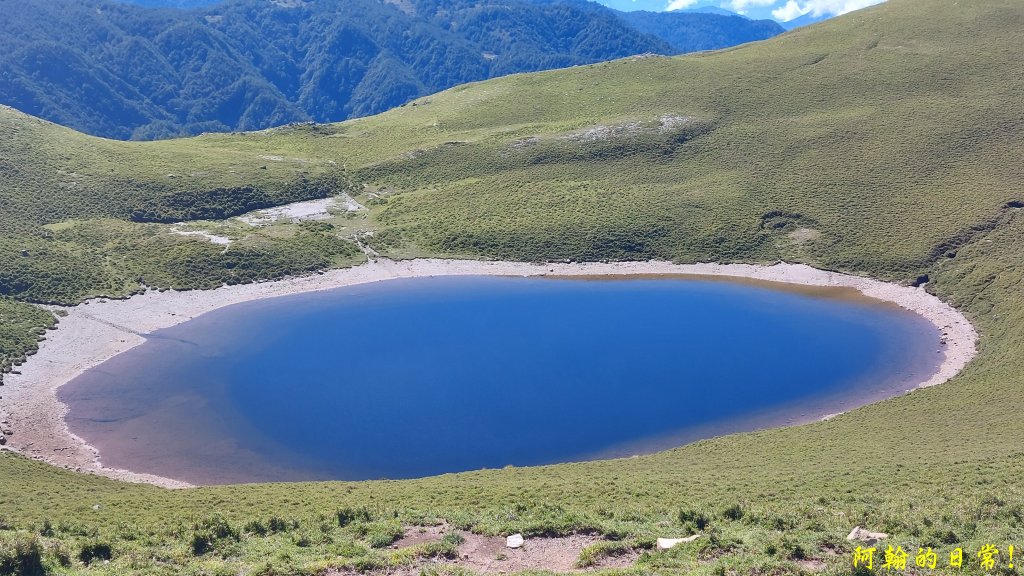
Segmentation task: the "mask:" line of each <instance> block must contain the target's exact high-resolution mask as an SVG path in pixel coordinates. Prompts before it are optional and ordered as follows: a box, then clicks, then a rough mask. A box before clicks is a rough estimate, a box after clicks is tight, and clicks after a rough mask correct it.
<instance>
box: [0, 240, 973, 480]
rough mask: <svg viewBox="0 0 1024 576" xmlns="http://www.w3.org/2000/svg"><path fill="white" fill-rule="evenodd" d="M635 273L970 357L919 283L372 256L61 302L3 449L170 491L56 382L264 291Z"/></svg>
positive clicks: (963, 331) (734, 269)
mask: <svg viewBox="0 0 1024 576" xmlns="http://www.w3.org/2000/svg"><path fill="white" fill-rule="evenodd" d="M465 275H494V276H637V275H687V276H714V277H722V278H728V277H733V278H747V279H754V280H760V281H768V282H782V283H787V284H794V285H801V286H833V287H847V288H854V289H857V290H859V291H860V292H861V293H863V294H864V295H865V296H867V297H870V298H874V299H878V300H883V301H888V302H892V303H895V304H897V305H899V306H901V307H903V308H906V309H908V310H911V311H913V312H916V313H918V314H920V315H921V316H922V317H924V318H925V319H927V320H928V321H930V322H931V323H932V324H933V325H935V327H936V328H937V329H938V330H939V331H940V333H941V334H942V335H943V336H942V337H943V339H944V341H945V345H944V346H943V350H942V353H943V354H944V360H943V362H942V364H941V365H940V367H939V369H938V371H937V372H936V373H935V374H933V375H932V376H931V377H930V378H929V379H928V380H926V381H924V382H921V383H920V384H919V385H918V387H927V386H934V385H937V384H941V383H943V382H945V381H947V380H949V379H950V378H952V377H953V376H955V375H956V374H957V373H958V372H960V370H961V369H963V367H964V366H965V365H966V364H967V363H968V362H969V361H970V360H971V359H972V358H973V357H974V355H975V353H976V343H977V340H978V334H977V332H976V331H975V330H974V327H973V326H972V325H971V323H970V322H969V321H968V320H967V319H966V318H965V317H964V316H963V315H962V314H961V313H960V312H959V311H957V310H956V309H955V308H953V307H951V306H949V305H947V304H945V303H943V302H942V301H940V300H939V299H938V298H936V297H935V296H932V295H931V294H928V293H927V292H926V291H925V290H924V289H923V288H912V287H908V286H899V285H896V284H890V283H886V282H881V281H878V280H872V279H869V278H863V277H859V276H850V275H846V274H839V273H833V272H826V271H822V270H817V269H815V268H811V267H809V266H804V265H800V264H776V265H774V266H756V265H747V264H689V265H676V264H671V263H668V262H656V261H652V262H620V263H569V264H562V263H558V264H529V263H518V262H488V261H474V260H441V259H420V260H408V261H391V260H383V259H381V260H375V261H370V262H368V263H366V264H363V265H360V266H357V267H354V268H347V269H340V270H331V271H327V272H325V273H323V274H318V275H312V276H304V277H300V278H291V279H287V280H281V281H277V282H264V283H258V284H245V285H239V286H226V287H222V288H219V289H216V290H207V291H190V292H171V291H168V292H156V291H152V292H148V293H146V294H143V295H139V296H135V297H132V298H130V299H127V300H93V301H90V302H88V303H85V304H82V305H79V306H75V307H73V308H68V309H66V310H67V312H68V315H67V317H64V318H61V319H60V324H59V326H58V329H57V330H54V331H50V332H48V333H47V335H46V338H47V339H46V340H45V341H44V342H42V343H41V344H40V349H39V352H38V353H37V354H36V355H34V356H32V357H31V358H30V359H29V361H28V362H27V363H25V364H24V365H22V366H21V367H20V368H18V370H19V371H20V372H21V373H20V374H9V375H7V376H6V378H5V380H4V383H5V385H4V386H3V387H2V388H0V396H2V399H0V421H7V422H9V424H8V425H7V426H8V427H9V428H11V429H12V430H13V432H14V434H13V435H12V436H9V437H8V441H7V445H6V446H4V447H3V449H6V450H13V451H15V452H18V453H21V454H24V455H26V456H29V457H31V458H35V459H38V460H42V461H45V462H48V463H50V464H54V465H57V466H62V467H65V468H69V469H72V470H76V471H80V472H84V473H90V474H99V475H103V476H107V477H110V478H115V479H119V480H125V481H131V482H148V483H152V484H157V485H159V486H164V487H168V488H184V487H188V484H186V483H183V482H179V481H175V480H171V479H168V478H162V477H158V476H152V475H147V474H136V473H133V472H130V471H126V470H114V469H109V468H105V467H103V465H102V464H101V462H100V457H99V454H98V453H97V451H96V450H95V449H93V448H92V447H91V446H89V445H88V444H86V443H85V442H84V441H83V440H82V439H81V438H79V437H77V436H75V435H73V434H71V432H70V431H69V430H68V427H67V425H66V423H65V421H64V415H65V414H66V412H67V407H66V406H65V405H64V404H62V403H60V402H59V401H58V400H57V389H58V388H60V387H61V386H63V385H64V384H66V383H68V382H70V381H71V380H72V379H74V378H75V377H76V376H78V375H80V374H82V373H83V372H85V371H87V370H89V369H90V368H93V367H95V366H97V365H99V364H101V363H102V362H104V361H106V360H109V359H110V358H112V357H114V356H116V355H117V354H120V353H122V352H125V351H126V350H129V349H131V348H133V347H135V346H138V345H139V344H142V343H143V342H145V336H144V335H145V334H148V333H150V332H153V331H155V330H159V329H162V328H168V327H170V326H174V325H176V324H180V323H182V322H186V321H188V320H191V319H192V318H195V317H196V316H199V315H201V314H204V313H206V312H210V311H212V310H216V309H218V308H222V307H224V306H229V305H232V304H238V303H241V302H248V301H252V300H258V299H262V298H272V297H276V296H285V295H289V294H298V293H303V292H314V291H320V290H329V289H332V288H339V287H343V286H351V285H355V284H365V283H370V282H378V281H382V280H390V279H396V278H414V277H427V276H465Z"/></svg>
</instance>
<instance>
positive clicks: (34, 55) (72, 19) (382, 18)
mask: <svg viewBox="0 0 1024 576" xmlns="http://www.w3.org/2000/svg"><path fill="white" fill-rule="evenodd" d="M135 2H136V3H142V4H146V5H149V6H158V7H162V8H164V9H154V8H150V7H140V6H136V5H132V4H125V3H115V2H111V1H108V0H27V1H24V2H13V1H11V0H0V6H2V8H3V12H4V16H5V23H4V26H3V27H2V29H0V103H2V104H7V105H10V106H13V107H15V108H18V109H20V110H22V111H24V112H27V113H29V114H32V115H35V116H39V117H42V118H45V119H48V120H52V121H54V122H57V123H60V124H63V125H66V126H69V127H72V128H75V129H78V130H81V131H84V132H87V133H90V134H95V135H100V136H106V137H112V138H119V139H152V138H163V137H170V136H177V135H187V134H196V133H199V132H205V131H230V130H253V129H261V128H266V127H270V126H276V125H280V124H285V123H289V122H297V121H309V120H315V121H319V122H327V121H336V120H343V119H345V118H350V117H354V116H364V115H369V114H374V113H377V112H381V111H383V110H386V109H388V108H392V107H394V106H398V105H401V104H404V103H405V102H408V101H409V100H411V99H413V98H415V97H418V96H422V95H424V94H429V93H432V92H436V91H439V90H442V89H445V88H449V87H451V86H455V85H457V84H463V83H466V82H470V81H475V80H482V79H486V78H491V77H495V76H501V75H505V74H510V73H516V72H525V71H536V70H543V69H550V68H559V67H565V66H572V65H577V64H585V63H592V62H596V61H601V60H608V59H613V58H620V57H624V56H629V55H634V54H640V53H647V52H654V53H660V54H668V53H678V52H684V51H690V50H695V49H707V48H716V47H724V46H729V45H733V44H737V43H740V42H745V41H748V40H752V39H760V38H766V37H769V36H773V35H775V34H777V33H779V32H781V28H778V27H777V26H776V27H774V28H773V27H772V26H766V25H765V23H764V22H755V21H750V20H745V19H740V18H728V17H718V16H712V15H707V14H665V15H654V14H652V15H650V17H649V18H648V19H646V20H642V19H640V18H637V17H631V18H632V19H633V20H634V21H632V22H629V21H627V20H625V19H624V15H623V14H622V13H620V12H616V11H614V10H611V9H607V8H604V7H602V6H600V5H598V4H594V3H589V2H572V0H564V1H529V0H499V1H495V2H487V3H481V2H480V1H479V0H401V1H398V0H392V1H385V0H345V1H344V2H340V1H338V0H273V1H271V0H229V1H227V2H222V3H214V4H210V3H209V2H204V1H203V0H135ZM197 4H209V5H207V6H203V7H200V8H195V9H190V10H179V9H168V8H172V7H176V6H184V7H188V6H194V5H197ZM659 18H664V19H665V20H664V22H662V21H660V20H659Z"/></svg>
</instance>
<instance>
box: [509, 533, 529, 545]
mask: <svg viewBox="0 0 1024 576" xmlns="http://www.w3.org/2000/svg"><path fill="white" fill-rule="evenodd" d="M525 543H526V540H524V539H523V535H522V534H513V535H511V536H509V537H508V538H505V546H507V547H509V548H522V547H523V544H525Z"/></svg>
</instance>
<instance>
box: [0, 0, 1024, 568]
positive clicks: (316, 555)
mask: <svg viewBox="0 0 1024 576" xmlns="http://www.w3.org/2000/svg"><path fill="white" fill-rule="evenodd" d="M1022 22H1024V5H1022V4H1021V3H1020V2H1018V1H1016V0H985V1H979V2H959V3H947V2H941V3H939V2H932V1H927V0H890V1H889V2H887V3H886V4H884V5H880V6H877V7H874V8H871V9H867V10H863V11H859V12H855V13H851V14H849V15H846V16H843V17H839V18H836V19H833V20H830V21H828V22H825V23H822V24H819V25H815V26H812V27H808V28H803V29H800V30H797V31H794V32H791V33H788V34H785V35H783V36H781V37H778V38H776V39H773V40H770V41H765V42H762V43H758V44H752V45H746V46H743V47H739V48H735V49H731V50H727V51H722V52H715V53H709V54H701V55H697V56H690V57H683V58H672V59H670V58H640V59H629V60H624V61H617V62H611V63H607V64H600V65H595V66H589V67H582V68H573V69H569V70H562V71H555V72H546V73H541V74H533V75H523V76H513V77H508V78H502V79H499V80H495V81H489V82H485V83H481V84H475V85H468V86H464V87H460V88H456V89H453V90H450V91H447V92H444V93H441V94H438V95H435V96H431V97H429V98H424V99H421V100H418V101H416V102H415V103H413V104H411V105H409V106H406V107H404V108H401V109H398V110H395V111H392V112H389V113H387V114H383V115H380V116H376V117H372V118H366V119H362V120H357V121H352V122H346V123H343V124H338V125H328V126H297V127H290V128H284V129H278V130H272V131H267V132H261V133H249V134H235V135H209V136H202V137H199V138H195V139H190V140H172V141H164V142H153V143H145V144H141V143H123V142H110V141H104V140H98V139H93V138H88V137H85V136H82V135H79V134H75V133H73V132H71V131H68V130H65V129H62V128H59V127H56V126H53V125H49V124H46V123H42V122H39V121H35V120H32V119H29V118H26V117H24V116H22V115H20V114H18V113H16V112H13V111H9V110H5V111H3V112H0V133H2V134H3V135H4V137H3V138H2V139H0V165H2V166H3V167H4V169H3V171H2V172H0V205H2V206H3V210H2V211H0V230H2V231H3V235H2V239H0V245H2V248H3V250H0V258H3V259H4V260H3V261H2V262H0V293H3V294H5V295H7V296H8V297H9V298H12V299H16V300H28V301H57V302H73V301H75V300H76V299H78V298H81V297H85V296H88V295H95V294H108V295H111V296H124V295H126V294H129V293H131V292H132V291H133V290H137V289H138V286H139V282H138V279H139V277H142V278H145V279H146V282H145V283H146V285H151V286H164V285H181V286H195V287H200V286H204V285H206V284H204V283H205V282H207V280H206V279H208V278H210V277H216V276H215V275H214V276H211V274H214V273H215V272H216V273H217V274H222V275H223V274H226V275H227V276H228V280H230V281H247V280H250V279H255V278H259V277H275V276H277V275H281V274H285V273H289V271H287V270H284V269H283V268H282V266H284V267H287V263H289V262H292V258H291V256H290V255H289V253H287V251H285V252H273V253H272V252H271V250H272V249H275V248H273V247H275V246H278V244H277V243H279V242H291V244H289V245H288V246H290V249H292V250H296V251H298V252H299V253H302V254H306V255H308V256H309V257H310V260H309V266H304V268H313V267H316V265H340V264H341V263H343V262H341V261H340V260H338V259H337V258H335V259H334V260H331V259H330V258H324V259H322V260H321V261H319V262H318V261H315V260H316V258H315V257H316V256H317V255H323V253H324V251H325V250H327V249H329V248H330V247H331V246H335V247H337V246H349V245H350V244H351V242H352V240H353V239H354V238H355V236H356V235H357V234H361V233H362V232H364V231H365V230H369V229H372V230H374V231H375V234H374V235H373V239H372V242H373V245H374V247H375V248H377V249H378V250H380V251H382V252H384V253H386V254H389V255H392V256H395V257H410V256H418V255H446V256H451V255H458V256H469V257H480V258H489V257H498V258H514V259H522V260H549V259H580V260H596V259H643V258H665V259H672V260H676V261H680V262H692V261H699V260H719V261H752V262H773V261H777V260H779V259H785V260H787V261H800V262H805V263H808V264H812V265H815V266H820V267H825V268H830V269H836V270H843V271H849V272H856V273H866V274H871V275H873V276H876V277H880V278H885V279H890V280H895V281H902V282H913V281H916V280H923V279H924V278H923V277H924V276H927V279H928V284H927V287H928V289H929V290H931V291H932V292H934V293H936V294H937V295H939V296H940V297H942V298H944V299H946V300H948V301H950V302H952V303H954V304H955V305H957V306H958V307H960V308H961V309H962V310H963V311H964V312H965V313H966V314H967V315H968V316H969V317H970V318H971V319H972V321H974V322H975V324H976V326H977V327H978V329H979V332H980V333H981V335H982V339H981V342H980V354H979V356H978V358H977V359H976V360H975V361H974V362H972V364H971V365H970V366H969V367H968V368H967V369H966V370H965V371H964V372H963V374H961V375H960V376H958V377H957V378H956V379H954V380H953V381H950V382H948V383H946V384H943V385H942V386H939V387H937V388H933V389H928V390H920V391H916V392H914V393H912V394H909V395H907V396H905V397H901V398H897V399H893V400H890V401H887V402H883V403H881V404H877V405H874V406H870V407H866V408H863V409H859V410H856V411H854V412H851V413H849V414H846V415H844V416H841V417H838V418H835V419H833V420H830V421H828V422H822V423H817V424H813V425H809V426H801V427H796V428H788V429H781V430H772V431H766V432H760V433H756V434H743V435H736V436H729V437H724V438H718V439H714V440H708V441H702V442H698V443H695V444H691V445H688V446H685V447H682V448H678V449H675V450H671V451H668V452H664V453H661V454H656V455H652V456H647V457H642V458H635V459H628V460H615V461H605V462H592V463H585V464H571V465H561V466H551V467H542V468H528V469H505V470H495V471H480V472H474V473H469V474H461V475H448V476H443V477H439V478H429V479H423V480H415V481H403V482H366V483H357V484H347V483H322V484H298V485H287V486H283V485H265V486H264V485H261V486H242V487H217V488H202V489H196V490H188V491H177V492H168V491H164V490H160V489H157V488H152V487H147V486H132V485H125V484H119V483H116V482H112V481H107V480H103V479H97V478H91V477H84V476H79V475H75V474H73V473H70V472H65V471H61V470H56V469H53V468H51V467H48V466H45V465H42V464H38V463H35V462H30V461H27V460H25V459H23V458H20V457H17V456H14V455H10V454H2V455H0V486H2V489H0V542H2V543H3V544H0V567H2V566H4V564H3V562H4V561H5V560H4V558H15V557H17V558H21V559H26V558H27V559H28V560H29V561H31V560H32V558H33V557H34V550H35V548H34V546H37V547H39V552H40V558H41V560H42V562H43V563H44V564H45V565H46V566H48V567H50V568H51V569H53V570H70V571H82V572H88V573H112V574H119V573H134V572H154V573H167V574H177V573H182V572H185V573H194V574H200V573H207V574H209V573H238V572H248V573H266V574H271V573H315V572H317V571H318V570H320V569H323V568H325V567H328V566H336V567H347V568H357V569H373V568H383V567H385V566H396V565H403V564H408V563H411V562H413V559H412V556H414V555H416V554H422V555H430V554H437V553H443V552H444V550H438V549H429V550H428V549H416V550H413V551H411V552H410V551H402V552H394V551H389V550H387V549H386V548H385V549H379V548H374V546H375V545H376V546H379V545H381V544H382V543H386V542H387V541H388V539H389V538H390V536H389V535H390V534H393V533H394V530H395V526H396V525H399V524H410V523H429V522H435V521H438V520H439V519H444V520H447V521H448V522H450V523H452V524H455V525H458V526H461V527H463V528H466V529H473V530H476V531H479V532H486V533H510V532H513V531H524V532H525V533H528V534H540V533H568V532H574V531H583V530H595V531H599V532H601V533H603V534H605V535H608V536H609V537H612V538H616V539H619V540H621V541H622V542H624V543H625V545H628V546H636V547H643V546H649V544H650V542H651V540H652V539H653V538H654V537H656V536H658V535H668V534H675V533H682V532H686V531H688V530H691V529H694V528H696V527H697V526H698V525H699V526H701V527H703V528H702V529H703V530H704V531H705V532H706V533H707V534H708V535H709V537H708V538H705V539H703V540H701V541H698V542H697V543H695V544H693V545H688V546H684V547H680V548H678V549H675V550H673V551H672V552H670V553H645V554H644V555H642V556H641V558H640V560H639V563H638V565H637V567H636V568H634V569H632V572H635V573H681V572H685V573H691V572H692V573H696V574H726V573H735V574H746V573H755V572H756V573H772V574H778V573H796V572H800V571H802V570H809V569H810V566H811V565H809V564H807V563H806V562H805V561H806V560H808V559H813V560H820V561H822V562H824V563H825V564H826V568H825V570H826V571H827V572H828V573H833V574H840V573H847V572H849V566H848V562H849V556H848V554H849V552H850V550H851V549H852V547H851V546H850V544H849V543H847V542H845V541H844V540H843V537H844V536H845V534H846V533H847V532H848V531H849V530H850V528H852V527H853V526H854V525H858V524H860V525H863V526H867V527H870V528H872V529H878V530H882V531H886V532H889V533H891V534H892V535H893V538H892V540H891V543H892V544H894V545H896V544H899V545H901V546H903V548H904V549H906V550H908V551H910V552H911V563H913V555H914V554H916V552H917V550H918V547H922V546H924V547H927V546H932V547H935V548H936V549H938V550H939V551H940V557H941V554H948V551H949V550H950V549H952V548H953V547H955V546H964V547H965V551H966V552H967V553H968V563H967V568H966V569H965V570H964V573H982V570H981V569H980V568H979V566H978V563H977V559H976V558H974V556H973V554H974V553H976V552H977V551H978V549H979V548H980V546H981V545H982V544H984V543H992V544H995V545H996V546H997V547H999V548H1000V549H1002V550H1004V551H1005V549H1006V546H1008V545H1010V544H1013V545H1015V546H1017V547H1018V548H1019V547H1020V546H1022V544H1021V543H1022V542H1024V494H1022V492H1024V483H1022V482H1021V481H1020V477H1021V472H1020V471H1021V466H1022V464H1024V445H1022V444H1021V442H1020V438H1022V437H1024V412H1022V406H1024V405H1022V403H1021V400H1020V398H1021V391H1022V388H1024V354H1022V353H1024V291H1022V290H1021V286H1022V285H1024V250H1022V247H1024V219H1022V218H1021V213H1022V210H1021V207H1024V192H1022V183H1024V169H1022V164H1024V163H1022V162H1021V160H1022V156H1021V150H1022V149H1024V26H1021V23H1022ZM266 157H275V158H276V157H280V158H282V160H280V161H276V160H275V161H269V160H265V158H266ZM72 174H73V175H74V176H70V175H72ZM168 174H174V175H175V177H173V178H171V177H169V176H168ZM69 182H74V185H73V186H71V185H69ZM247 188H251V189H253V190H258V191H259V192H260V194H262V196H259V197H260V198H264V199H265V200H266V202H271V203H273V202H279V201H283V200H290V199H297V198H303V197H307V195H308V194H313V195H322V194H329V193H333V192H334V191H338V190H347V191H349V192H351V193H352V194H354V195H356V196H357V197H358V199H359V200H361V201H363V202H364V203H365V204H367V205H368V206H370V207H371V210H370V212H369V214H368V215H366V216H364V218H365V221H364V222H361V223H360V224H359V226H352V227H346V226H345V225H336V226H333V227H331V228H320V227H314V229H311V230H292V229H287V230H275V227H271V229H270V230H267V231H263V232H251V233H245V234H243V235H242V236H240V240H239V241H238V242H236V244H234V245H232V247H231V248H229V250H227V251H226V252H222V248H221V247H213V245H209V244H207V243H204V242H202V241H199V240H196V239H188V238H181V237H172V236H171V235H170V234H169V233H168V231H167V225H166V224H164V223H161V222H162V221H164V220H166V221H173V220H174V219H175V218H177V217H179V216H180V215H179V214H177V213H175V212H174V209H175V207H176V206H178V205H179V203H176V202H175V201H174V199H176V198H177V199H180V198H182V197H186V196H187V197H188V198H193V199H197V200H196V202H197V203H198V204H199V205H203V206H210V207H212V209H216V208H218V207H219V208H224V215H225V216H231V215H233V214H235V213H237V212H238V211H239V210H243V209H245V207H234V206H225V201H224V198H225V197H230V198H235V197H237V196H236V195H235V194H227V195H225V194H224V193H223V192H222V191H223V190H225V189H227V190H236V189H247ZM310 189H314V190H316V191H315V192H312V193H310V192H308V190H310ZM218 191H221V192H218ZM182 195H186V196H182ZM141 213H145V214H152V215H157V216H159V215H161V214H166V215H167V217H166V218H161V217H155V218H147V219H148V220H157V222H133V221H132V218H133V217H135V218H136V220H138V219H139V218H138V214H141ZM185 216H190V215H185ZM213 216H214V215H209V214H204V215H202V218H206V219H209V218H212V217H213ZM197 225H202V226H209V227H217V226H226V225H227V224H225V223H222V222H204V223H201V224H197ZM140 242H142V243H143V244H142V246H144V247H145V249H137V248H136V247H137V246H139V245H140ZM145 243H149V244H145ZM163 243H169V244H170V245H171V247H172V248H173V249H171V250H165V251H164V252H163V253H167V254H176V253H179V252H180V254H181V259H180V260H174V258H172V257H170V256H154V253H153V250H152V249H150V248H149V247H150V246H154V245H156V246H164V244H163ZM325 244H326V246H325ZM22 246H28V247H29V248H27V250H28V252H29V256H23V255H22V254H23V253H22V252H21V250H23V248H21V247H22ZM236 246H238V248H237V249H239V250H240V249H242V248H244V247H246V246H251V250H252V251H251V252H250V255H251V256H250V257H251V260H250V262H251V266H249V268H248V269H249V270H251V272H250V273H249V274H248V275H245V276H233V275H231V274H229V273H228V272H225V271H230V270H234V269H235V268H236V267H234V266H232V264H233V262H232V261H230V259H231V258H234V254H233V253H234V252H235V250H236ZM211 247H212V248H211ZM281 249H282V250H284V248H281ZM261 250H262V252H261ZM193 253H201V254H206V256H205V257H204V259H201V260H200V262H202V265H199V266H196V265H195V264H194V263H195V262H196V261H197V260H196V259H195V258H191V257H189V255H190V254H193ZM274 254H276V255H277V257H269V256H273V255H274ZM165 258H170V259H171V261H167V260H165ZM351 261H355V257H353V259H351V260H348V261H346V262H351ZM175 262H178V263H184V262H190V263H193V265H191V266H186V265H184V264H182V265H180V266H177V267H176V266H172V265H171V264H173V263H175ZM267 262H277V263H278V265H269V264H267ZM282 263H283V264H282ZM10 270H16V271H18V272H17V274H18V276H16V277H15V276H12V274H11V272H10ZM12 277H13V278H14V279H13V280H12V279H11V278H12ZM51 279H52V280H51ZM217 283H219V281H218V282H217ZM23 307H24V305H23V304H15V303H12V304H11V308H12V310H14V309H15V308H17V309H18V310H25V308H23ZM0 313H3V314H7V312H6V308H4V309H0ZM44 320H45V319H42V318H39V319H36V320H35V321H34V322H31V321H30V322H29V323H28V324H27V326H30V327H31V326H43V325H45V321H44ZM29 332H31V330H29ZM19 333H25V331H24V330H23V331H21V332H19ZM23 341H24V339H23ZM5 342H6V340H5ZM4 350H5V353H6V350H7V348H5V349H4ZM15 355H16V354H15ZM609 401H614V399H612V398H609ZM438 417H439V418H443V417H444V416H443V414H442V415H438ZM97 504H98V505H99V508H96V509H94V506H95V505H97ZM364 507H365V508H366V513H365V514H362V513H353V509H355V510H362V509H363V508H364ZM339 510H341V511H342V512H343V513H342V514H341V515H340V520H341V521H339V514H338V512H339ZM213 511H219V512H220V513H221V514H222V517H216V518H214V517H211V513H212V512H213ZM353 516H355V519H354V520H353V519H352V517H353ZM271 517H276V518H278V519H280V520H283V522H274V523H270V522H269V520H270V519H271ZM270 524H273V526H276V527H277V528H278V529H276V530H270V529H269V526H270ZM97 544H102V545H109V546H110V548H111V556H112V558H111V562H110V564H102V563H100V562H95V561H94V562H92V563H90V564H89V565H88V567H86V562H85V561H84V560H83V559H89V558H92V557H93V556H92V555H91V553H86V554H84V555H83V552H84V551H88V550H94V548H91V546H95V545H97ZM16 553H18V554H16ZM1004 553H1005V552H1004ZM19 554H20V555H19ZM1003 558H1004V560H1003V563H1004V565H1005V556H1004V557H1003ZM65 561H66V562H65ZM12 562H13V560H12ZM62 562H65V563H66V564H67V566H68V567H66V568H61V567H60V566H61V563H62ZM799 562H805V563H803V564H800V563H799ZM10 565H11V566H13V565H14V564H10ZM1003 573H1007V572H1006V570H1005V568H1004V572H1003Z"/></svg>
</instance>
